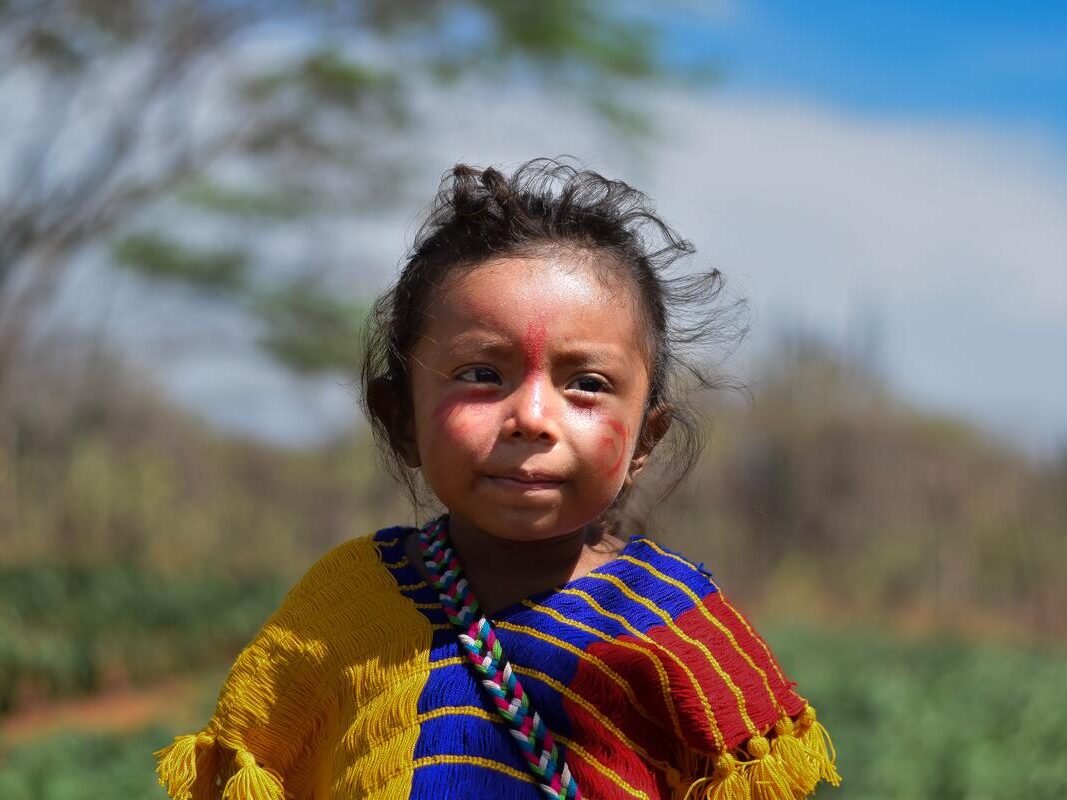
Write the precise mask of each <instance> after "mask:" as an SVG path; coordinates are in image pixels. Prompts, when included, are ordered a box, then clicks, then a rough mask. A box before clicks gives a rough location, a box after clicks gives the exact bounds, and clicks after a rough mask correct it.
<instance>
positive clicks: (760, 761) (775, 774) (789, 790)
mask: <svg viewBox="0 0 1067 800" xmlns="http://www.w3.org/2000/svg"><path fill="white" fill-rule="evenodd" d="M747 749H748V753H749V755H751V756H752V759H753V760H752V761H751V762H749V764H750V765H751V766H750V768H749V770H748V775H747V776H746V777H747V778H748V782H749V785H750V787H751V792H752V800H795V795H794V794H793V787H792V783H791V782H790V780H789V776H788V775H787V774H786V772H785V768H784V767H783V766H782V762H781V761H780V760H779V759H778V757H777V756H776V755H774V754H772V753H771V745H770V742H768V741H767V740H766V739H765V738H764V737H762V736H753V737H752V738H751V739H749V740H748V747H747Z"/></svg>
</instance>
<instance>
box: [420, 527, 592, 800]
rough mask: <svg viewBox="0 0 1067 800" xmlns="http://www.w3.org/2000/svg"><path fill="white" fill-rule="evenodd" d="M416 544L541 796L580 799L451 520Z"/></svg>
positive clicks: (429, 530) (424, 530)
mask: <svg viewBox="0 0 1067 800" xmlns="http://www.w3.org/2000/svg"><path fill="white" fill-rule="evenodd" d="M418 541H419V548H420V553H421V556H422V561H423V563H424V564H425V566H426V570H427V571H428V572H429V573H430V575H431V576H432V577H433V583H434V588H435V589H437V592H438V595H439V596H440V598H441V605H442V607H443V608H444V611H445V614H446V615H447V616H448V618H449V620H450V621H451V622H452V624H453V625H455V626H456V628H457V629H458V630H459V641H460V643H461V644H462V646H463V650H464V652H465V654H466V656H467V660H468V661H469V663H470V664H471V665H472V666H473V667H474V669H475V670H476V671H477V673H478V674H479V676H480V683H481V685H482V686H483V687H484V689H485V691H486V692H487V694H488V695H489V697H490V699H491V700H492V702H493V706H494V707H495V708H496V710H497V712H498V713H499V714H500V716H501V717H503V718H504V720H505V721H506V722H507V723H508V725H509V731H510V733H511V735H512V737H514V739H515V742H516V744H517V745H518V746H519V749H520V750H521V751H522V754H523V756H524V757H525V759H526V764H527V766H528V767H529V768H530V771H531V772H532V773H533V774H534V775H535V776H536V777H537V779H538V780H539V781H540V786H541V790H542V791H543V792H544V793H545V795H546V796H547V797H549V798H552V800H577V798H580V797H581V796H582V794H581V791H580V790H579V788H578V784H577V782H576V781H575V780H574V777H573V776H572V775H571V771H570V768H569V767H568V766H567V762H566V759H565V757H564V754H563V751H562V749H561V748H560V746H559V745H558V744H557V743H556V741H555V740H554V739H553V737H552V733H551V731H549V730H548V728H547V727H546V725H545V723H544V721H543V720H542V719H541V717H540V715H539V714H538V713H537V711H536V710H534V709H533V708H532V706H531V704H530V700H529V697H528V696H527V694H526V692H525V690H524V689H523V687H522V683H521V681H519V679H518V676H517V675H516V674H515V672H514V670H513V669H512V667H511V664H510V662H509V661H508V659H507V656H506V655H505V654H504V650H503V648H502V647H501V645H500V640H499V639H498V638H497V637H496V634H495V633H494V632H493V628H492V626H491V625H490V624H489V620H488V619H486V617H485V615H484V614H483V613H482V611H481V607H480V605H479V604H478V600H477V598H476V597H475V596H474V592H473V591H472V590H471V587H470V584H469V583H468V582H467V579H466V578H465V577H464V576H463V569H462V566H461V565H460V562H459V558H458V557H457V556H456V553H455V551H454V550H453V549H452V545H451V543H450V542H449V538H448V516H447V515H445V516H442V517H438V518H437V519H435V520H433V521H432V522H430V523H429V524H427V525H426V526H425V527H424V528H422V529H421V530H420V531H419V539H418Z"/></svg>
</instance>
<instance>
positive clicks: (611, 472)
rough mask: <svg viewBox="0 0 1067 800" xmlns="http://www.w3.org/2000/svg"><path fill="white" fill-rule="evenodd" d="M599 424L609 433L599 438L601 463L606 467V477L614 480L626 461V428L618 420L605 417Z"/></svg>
mask: <svg viewBox="0 0 1067 800" xmlns="http://www.w3.org/2000/svg"><path fill="white" fill-rule="evenodd" d="M600 422H601V424H602V425H603V426H604V427H605V428H607V429H608V430H609V431H611V433H610V434H608V435H604V436H601V437H600V450H601V458H602V463H603V464H606V465H607V470H606V472H607V475H608V476H609V477H611V478H615V477H617V476H618V474H619V470H620V469H621V468H622V466H623V464H624V462H625V461H626V453H627V444H628V439H629V437H628V436H627V434H626V426H624V425H623V424H622V423H621V422H619V421H618V420H615V419H611V418H610V417H605V418H602V419H601V420H600Z"/></svg>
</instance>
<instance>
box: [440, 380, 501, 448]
mask: <svg viewBox="0 0 1067 800" xmlns="http://www.w3.org/2000/svg"><path fill="white" fill-rule="evenodd" d="M433 417H434V423H435V425H436V427H437V429H438V430H439V431H441V433H442V435H443V437H444V439H445V440H446V441H447V442H448V443H449V444H451V445H454V446H457V447H460V448H462V449H463V450H464V451H466V452H475V453H477V454H479V455H482V456H484V455H486V454H488V451H489V450H491V449H492V446H493V442H494V441H495V440H496V430H495V428H494V425H493V421H494V414H493V407H492V404H491V403H489V402H488V401H487V400H486V399H485V398H484V397H483V398H479V397H478V396H477V395H475V396H473V397H471V396H466V395H464V396H459V397H452V398H448V399H446V400H444V401H443V402H442V403H441V404H440V405H439V406H438V407H437V408H436V409H435V411H434V414H433Z"/></svg>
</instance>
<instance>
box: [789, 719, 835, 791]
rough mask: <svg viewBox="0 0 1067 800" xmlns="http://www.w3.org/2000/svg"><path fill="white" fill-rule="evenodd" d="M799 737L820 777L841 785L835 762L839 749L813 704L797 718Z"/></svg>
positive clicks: (832, 783) (833, 784) (830, 782)
mask: <svg viewBox="0 0 1067 800" xmlns="http://www.w3.org/2000/svg"><path fill="white" fill-rule="evenodd" d="M797 737H798V738H799V739H800V743H801V744H802V745H804V749H805V750H807V752H808V755H809V757H810V758H811V759H812V765H813V767H814V769H815V773H816V774H817V775H818V777H819V778H820V779H822V780H824V781H826V782H827V783H829V784H830V785H831V786H840V785H841V776H840V775H838V774H837V767H836V766H835V764H834V762H835V761H837V751H835V750H834V743H833V741H831V739H830V734H829V733H827V731H826V728H824V727H823V726H822V723H821V722H819V720H818V719H817V718H816V716H815V709H814V708H812V707H811V706H805V707H804V711H803V712H802V713H801V715H800V716H799V717H798V718H797Z"/></svg>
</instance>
